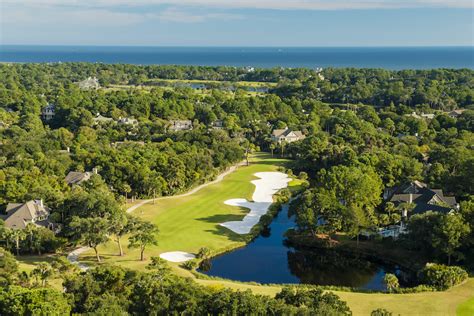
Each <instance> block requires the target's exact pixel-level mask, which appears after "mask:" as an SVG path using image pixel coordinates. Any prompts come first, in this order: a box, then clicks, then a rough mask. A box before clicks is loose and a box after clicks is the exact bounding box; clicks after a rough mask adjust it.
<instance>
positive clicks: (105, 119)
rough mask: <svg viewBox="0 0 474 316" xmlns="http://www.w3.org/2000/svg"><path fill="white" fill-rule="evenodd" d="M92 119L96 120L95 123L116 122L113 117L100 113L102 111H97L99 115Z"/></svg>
mask: <svg viewBox="0 0 474 316" xmlns="http://www.w3.org/2000/svg"><path fill="white" fill-rule="evenodd" d="M92 120H93V121H94V125H100V124H107V123H112V122H114V119H113V118H111V117H105V116H102V115H100V113H97V115H96V116H95V117H94V118H93V119H92Z"/></svg>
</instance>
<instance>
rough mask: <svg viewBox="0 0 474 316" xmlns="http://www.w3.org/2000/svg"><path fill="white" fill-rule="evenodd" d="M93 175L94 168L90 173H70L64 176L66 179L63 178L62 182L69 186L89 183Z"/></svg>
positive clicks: (94, 172)
mask: <svg viewBox="0 0 474 316" xmlns="http://www.w3.org/2000/svg"><path fill="white" fill-rule="evenodd" d="M93 174H97V169H96V168H94V169H92V172H90V171H86V172H80V171H70V172H69V173H68V174H67V175H66V178H64V181H66V183H67V184H69V185H75V184H76V185H79V184H81V183H83V182H86V181H89V179H90V178H91V177H92V175H93Z"/></svg>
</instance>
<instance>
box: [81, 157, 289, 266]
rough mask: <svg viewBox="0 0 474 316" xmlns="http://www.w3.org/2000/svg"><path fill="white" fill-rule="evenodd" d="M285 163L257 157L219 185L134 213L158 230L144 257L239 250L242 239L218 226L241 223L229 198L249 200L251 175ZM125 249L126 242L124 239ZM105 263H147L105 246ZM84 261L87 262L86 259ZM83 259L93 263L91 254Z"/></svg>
mask: <svg viewBox="0 0 474 316" xmlns="http://www.w3.org/2000/svg"><path fill="white" fill-rule="evenodd" d="M284 162H285V160H282V159H277V158H271V157H270V156H269V155H265V154H258V155H255V156H254V157H253V159H252V162H251V164H250V166H242V167H239V168H238V169H237V170H236V171H234V172H233V173H231V174H229V175H227V176H226V177H225V178H224V179H223V180H222V181H221V182H219V183H216V184H212V185H210V186H207V187H205V188H203V189H201V190H200V191H198V192H196V193H195V194H192V195H190V196H186V197H177V198H171V199H163V200H158V201H156V202H155V204H152V203H149V204H146V205H144V206H142V207H140V208H138V209H137V210H135V211H134V214H135V215H137V216H140V217H142V218H144V219H146V220H149V221H151V222H153V223H155V224H156V225H157V226H158V227H159V229H160V234H159V245H158V246H156V247H150V248H149V249H147V251H146V256H147V257H148V258H149V257H151V256H157V255H159V254H160V253H162V252H166V251H177V250H179V251H187V252H192V253H196V252H197V251H198V250H199V248H201V247H204V246H205V247H208V248H210V249H211V250H212V251H221V250H223V249H227V248H233V247H237V246H242V245H244V244H245V239H244V238H242V236H240V235H238V234H235V233H233V232H232V231H230V230H228V229H227V228H224V227H221V226H219V224H220V223H222V222H226V221H232V220H239V219H242V218H243V216H244V215H245V214H246V213H247V212H248V210H246V209H239V208H237V207H233V206H229V205H225V204H224V201H226V200H228V199H231V198H247V199H249V200H250V199H251V197H252V194H253V192H254V190H255V186H254V185H253V184H252V183H251V182H250V181H251V180H252V179H256V177H255V176H254V175H253V174H254V173H256V172H261V171H275V170H276V169H277V168H278V166H279V165H282V164H284ZM123 241H124V244H125V246H126V240H125V238H124V240H123ZM99 251H100V253H101V254H102V255H103V256H104V258H105V259H106V260H105V261H106V262H107V261H109V262H114V263H117V264H120V265H123V266H126V267H130V268H138V269H141V268H143V267H144V266H145V265H146V264H147V263H146V262H140V261H139V260H138V258H139V254H138V250H136V249H126V255H125V256H124V257H118V256H116V253H117V246H116V245H115V244H114V243H110V242H109V243H108V244H107V245H106V246H104V247H101V248H100V250H99ZM85 257H86V258H85ZM85 257H84V256H83V257H82V260H83V259H86V260H85V261H89V262H90V263H92V264H93V263H94V260H93V258H92V252H88V253H87V254H85Z"/></svg>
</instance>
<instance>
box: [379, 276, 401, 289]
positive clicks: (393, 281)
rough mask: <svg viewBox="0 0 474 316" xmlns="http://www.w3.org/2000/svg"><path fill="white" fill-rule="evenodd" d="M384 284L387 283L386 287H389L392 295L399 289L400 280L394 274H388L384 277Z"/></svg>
mask: <svg viewBox="0 0 474 316" xmlns="http://www.w3.org/2000/svg"><path fill="white" fill-rule="evenodd" d="M383 282H384V283H385V286H386V287H387V290H388V291H389V292H390V293H392V292H394V291H396V290H397V289H398V287H399V286H400V285H399V283H398V278H397V276H396V275H395V274H392V273H387V274H385V276H384V277H383Z"/></svg>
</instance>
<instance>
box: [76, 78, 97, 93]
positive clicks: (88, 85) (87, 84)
mask: <svg viewBox="0 0 474 316" xmlns="http://www.w3.org/2000/svg"><path fill="white" fill-rule="evenodd" d="M77 85H78V86H79V88H81V89H82V90H90V89H96V90H97V89H99V88H100V84H99V79H97V78H96V77H89V78H87V79H85V80H82V81H79V82H78V83H77Z"/></svg>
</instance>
